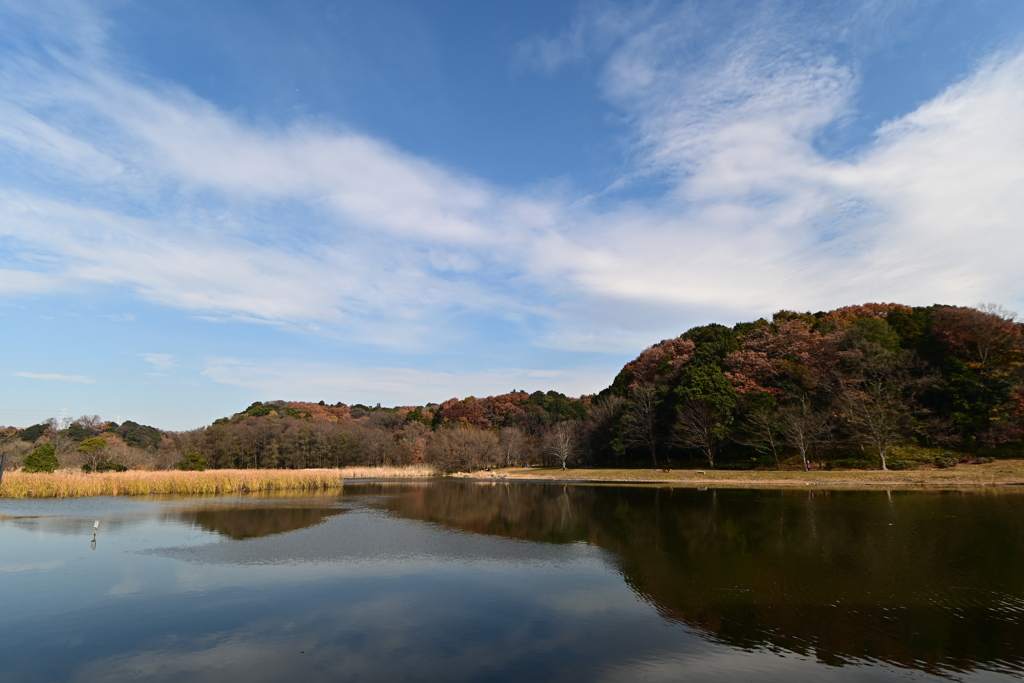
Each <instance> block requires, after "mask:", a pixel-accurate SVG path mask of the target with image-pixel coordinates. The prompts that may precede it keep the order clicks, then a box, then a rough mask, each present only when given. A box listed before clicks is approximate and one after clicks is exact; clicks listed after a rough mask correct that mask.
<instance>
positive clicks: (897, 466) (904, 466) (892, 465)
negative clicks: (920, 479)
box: [885, 460, 917, 470]
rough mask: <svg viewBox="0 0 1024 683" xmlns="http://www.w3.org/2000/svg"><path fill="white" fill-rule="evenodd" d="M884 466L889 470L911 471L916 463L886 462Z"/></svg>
mask: <svg viewBox="0 0 1024 683" xmlns="http://www.w3.org/2000/svg"><path fill="white" fill-rule="evenodd" d="M885 466H886V467H888V468H889V469H890V470H912V469H914V468H915V467H917V463H916V462H914V461H913V460H887V461H886V463H885Z"/></svg>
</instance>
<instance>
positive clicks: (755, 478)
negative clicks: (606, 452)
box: [463, 460, 1024, 490]
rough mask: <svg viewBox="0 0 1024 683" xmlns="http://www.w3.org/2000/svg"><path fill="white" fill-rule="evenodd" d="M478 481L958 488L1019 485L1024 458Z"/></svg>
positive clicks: (527, 474) (556, 471)
mask: <svg viewBox="0 0 1024 683" xmlns="http://www.w3.org/2000/svg"><path fill="white" fill-rule="evenodd" d="M463 477H465V478H471V479H476V480H480V481H523V482H526V481H535V482H562V483H566V484H568V483H574V484H575V483H580V484H632V485H643V484H651V485H658V486H666V485H667V486H680V487H697V488H704V487H707V488H766V489H770V488H805V487H813V488H817V489H839V490H853V489H858V488H860V489H867V490H878V489H886V488H901V489H962V488H1005V489H1010V490H1013V489H1016V488H1018V487H1020V490H1024V460H999V461H996V462H992V463H985V464H981V465H968V464H963V465H957V466H956V467H950V468H947V469H918V470H889V471H883V470H811V471H809V472H804V471H802V470H712V469H706V470H697V469H693V470H689V469H687V470H676V469H673V470H670V471H669V472H664V471H663V470H660V469H659V470H654V469H607V468H605V469H586V468H577V469H573V468H570V469H567V470H563V469H561V468H555V467H528V468H507V469H501V470H494V471H493V472H474V473H472V474H471V475H463Z"/></svg>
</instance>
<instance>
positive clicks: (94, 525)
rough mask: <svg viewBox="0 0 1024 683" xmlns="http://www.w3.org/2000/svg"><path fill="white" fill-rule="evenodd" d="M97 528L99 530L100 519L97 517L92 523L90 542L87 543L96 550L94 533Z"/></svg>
mask: <svg viewBox="0 0 1024 683" xmlns="http://www.w3.org/2000/svg"><path fill="white" fill-rule="evenodd" d="M99 530H100V520H98V519H97V520H96V521H95V522H93V523H92V543H90V544H89V547H90V548H92V549H93V550H96V533H97V532H98V531H99Z"/></svg>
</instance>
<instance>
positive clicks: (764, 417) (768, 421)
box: [736, 406, 782, 469]
mask: <svg viewBox="0 0 1024 683" xmlns="http://www.w3.org/2000/svg"><path fill="white" fill-rule="evenodd" d="M736 443H739V444H742V445H744V446H750V447H752V448H754V449H755V450H756V451H758V452H759V453H764V454H765V455H769V454H770V455H771V456H772V459H773V460H774V461H775V467H776V469H781V467H782V465H781V463H780V462H779V453H781V452H782V431H781V427H780V425H779V418H778V415H777V413H776V411H775V409H774V408H771V407H768V406H757V407H755V408H751V409H750V410H749V411H748V412H747V419H746V420H745V421H744V423H743V432H742V436H740V437H737V438H736Z"/></svg>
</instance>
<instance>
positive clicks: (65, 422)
mask: <svg viewBox="0 0 1024 683" xmlns="http://www.w3.org/2000/svg"><path fill="white" fill-rule="evenodd" d="M70 426H71V418H70V417H68V409H67V408H63V409H61V411H60V422H58V423H57V429H67V428H68V427H70Z"/></svg>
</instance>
